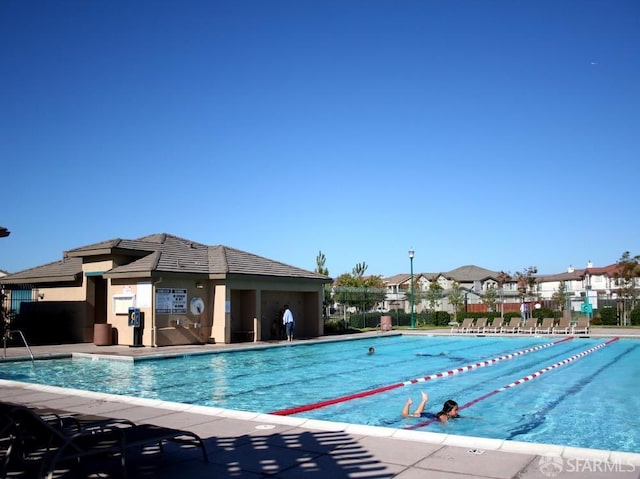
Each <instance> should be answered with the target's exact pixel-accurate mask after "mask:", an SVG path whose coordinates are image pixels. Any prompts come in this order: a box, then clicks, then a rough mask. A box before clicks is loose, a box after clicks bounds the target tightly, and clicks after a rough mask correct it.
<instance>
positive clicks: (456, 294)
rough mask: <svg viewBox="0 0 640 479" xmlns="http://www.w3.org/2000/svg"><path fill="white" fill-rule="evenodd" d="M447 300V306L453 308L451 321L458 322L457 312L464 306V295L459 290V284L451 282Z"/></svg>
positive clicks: (460, 289)
mask: <svg viewBox="0 0 640 479" xmlns="http://www.w3.org/2000/svg"><path fill="white" fill-rule="evenodd" d="M447 299H448V300H449V304H451V306H453V320H454V321H455V322H458V311H460V309H461V307H462V305H463V304H464V293H463V292H462V288H460V283H458V282H457V281H454V282H453V285H452V288H451V291H450V292H449V295H448V296H447Z"/></svg>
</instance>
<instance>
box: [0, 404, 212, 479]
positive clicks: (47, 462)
mask: <svg viewBox="0 0 640 479" xmlns="http://www.w3.org/2000/svg"><path fill="white" fill-rule="evenodd" d="M9 417H10V419H11V421H12V422H13V426H14V427H13V432H12V440H11V443H10V444H9V446H8V448H7V451H6V453H5V461H4V465H3V471H2V472H3V476H2V477H5V475H6V474H5V473H6V471H7V470H8V469H9V468H10V465H11V463H12V462H15V461H21V462H22V463H23V464H25V465H26V464H28V463H31V464H32V465H34V464H35V466H36V467H39V469H40V473H39V475H38V477H48V478H52V477H53V475H54V473H55V470H56V466H57V465H58V464H60V463H65V464H69V467H71V465H73V464H78V463H80V464H82V463H83V462H82V460H83V459H86V458H93V457H95V456H109V457H113V456H119V458H120V466H121V469H122V477H126V455H127V451H128V450H129V449H132V448H140V447H144V446H149V445H152V444H157V445H158V446H159V447H160V448H162V445H163V443H165V442H167V441H171V442H176V443H179V444H188V445H192V446H196V447H199V448H200V449H201V450H202V455H203V459H204V461H205V462H209V460H208V457H207V453H206V449H205V447H204V443H203V442H202V440H201V439H200V437H199V436H198V435H197V434H194V433H191V432H188V431H182V430H179V429H173V428H167V427H160V426H155V425H152V424H138V425H134V426H131V427H107V428H102V427H95V428H91V429H90V430H86V431H82V432H78V433H75V434H67V433H65V432H64V431H63V430H61V429H59V428H58V427H56V426H54V425H52V424H51V423H49V422H47V421H46V420H44V419H43V418H42V417H40V416H39V415H38V414H37V413H36V412H35V411H34V410H31V409H29V408H27V407H24V406H22V407H16V408H14V409H12V410H11V412H10V413H9Z"/></svg>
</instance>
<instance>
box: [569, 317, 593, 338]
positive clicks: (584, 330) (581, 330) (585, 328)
mask: <svg viewBox="0 0 640 479" xmlns="http://www.w3.org/2000/svg"><path fill="white" fill-rule="evenodd" d="M571 332H572V333H573V334H589V320H588V319H587V318H585V317H582V318H578V322H577V324H576V325H575V326H574V327H573V330H572V331H571Z"/></svg>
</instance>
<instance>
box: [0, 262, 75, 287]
mask: <svg viewBox="0 0 640 479" xmlns="http://www.w3.org/2000/svg"><path fill="white" fill-rule="evenodd" d="M80 275H82V258H64V259H63V260H62V261H54V262H53V263H47V264H43V265H41V266H36V267H35V268H30V269H25V270H23V271H20V272H18V273H13V274H8V275H6V276H2V277H0V284H24V283H56V282H61V281H62V282H66V281H75V280H77V279H78V278H79V277H80Z"/></svg>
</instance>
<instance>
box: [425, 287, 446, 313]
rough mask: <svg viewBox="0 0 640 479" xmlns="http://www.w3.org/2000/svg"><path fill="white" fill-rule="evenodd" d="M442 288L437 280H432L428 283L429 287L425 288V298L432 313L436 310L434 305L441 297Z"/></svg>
mask: <svg viewBox="0 0 640 479" xmlns="http://www.w3.org/2000/svg"><path fill="white" fill-rule="evenodd" d="M443 291H444V290H443V288H442V286H441V285H440V283H438V282H437V281H432V282H431V284H430V285H429V289H428V290H427V292H426V294H425V297H426V299H427V304H428V305H429V310H430V311H431V312H432V313H433V312H435V310H436V306H437V305H438V303H439V302H440V300H441V299H442V292H443Z"/></svg>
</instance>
